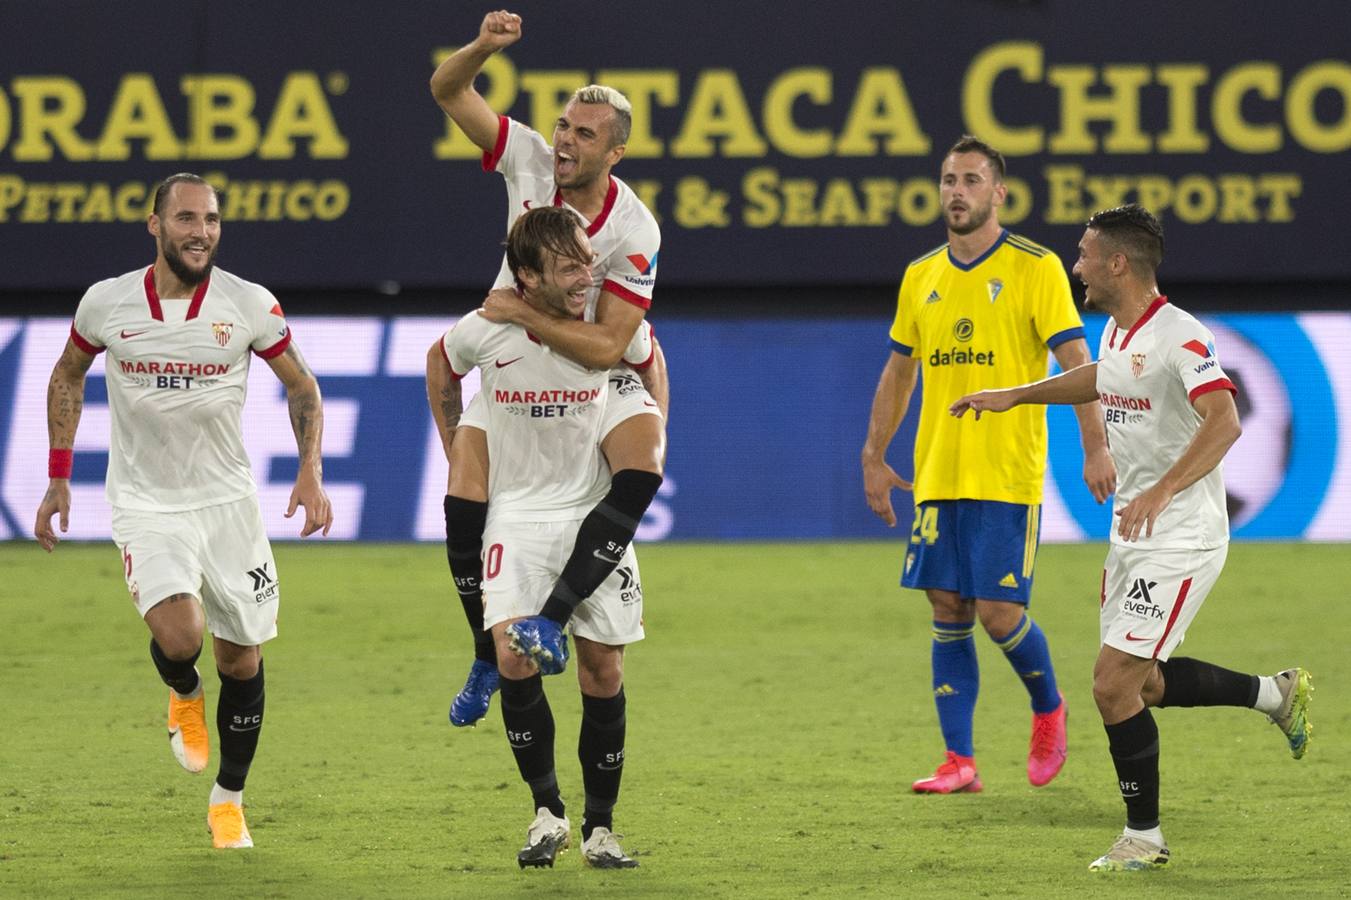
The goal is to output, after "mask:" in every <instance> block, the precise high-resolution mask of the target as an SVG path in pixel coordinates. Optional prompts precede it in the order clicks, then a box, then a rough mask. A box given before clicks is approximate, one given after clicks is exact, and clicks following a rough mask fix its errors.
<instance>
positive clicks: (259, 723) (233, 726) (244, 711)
mask: <svg viewBox="0 0 1351 900" xmlns="http://www.w3.org/2000/svg"><path fill="white" fill-rule="evenodd" d="M216 674H217V675H219V676H220V702H219V703H217V704H216V733H217V734H219V735H220V773H219V774H217V775H216V784H218V785H220V786H221V787H223V788H225V789H226V790H227V791H242V790H244V779H246V778H248V777H249V766H250V765H251V764H252V763H253V754H254V753H255V752H256V751H257V750H258V735H259V733H260V732H261V731H262V730H263V661H262V659H259V660H258V672H257V673H256V674H255V675H254V676H253V677H252V678H245V679H239V678H231V677H230V676H229V675H226V674H225V673H224V672H220V671H217V672H216Z"/></svg>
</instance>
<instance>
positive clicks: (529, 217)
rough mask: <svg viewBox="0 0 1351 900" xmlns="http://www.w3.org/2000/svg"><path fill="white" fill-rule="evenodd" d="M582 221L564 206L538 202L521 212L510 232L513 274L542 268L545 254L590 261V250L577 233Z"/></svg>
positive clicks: (583, 261)
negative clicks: (523, 269)
mask: <svg viewBox="0 0 1351 900" xmlns="http://www.w3.org/2000/svg"><path fill="white" fill-rule="evenodd" d="M581 224H582V223H581V221H580V220H579V219H578V218H577V217H576V216H575V215H573V214H572V213H571V212H570V211H568V210H566V209H564V208H563V207H561V206H538V207H536V208H534V209H528V210H526V211H525V212H524V213H522V214H521V217H520V218H519V219H517V220H516V221H515V222H513V223H512V226H511V231H510V232H509V233H508V234H507V266H508V267H510V269H511V274H512V276H513V277H516V273H517V272H519V271H520V270H521V269H522V268H525V269H529V270H530V271H532V272H543V271H544V264H545V256H546V254H549V255H553V256H559V257H562V258H564V259H575V260H577V261H578V262H581V263H586V264H587V265H590V263H591V252H590V250H589V249H588V248H587V247H586V245H585V244H583V243H582V241H581V239H579V238H578V237H577V229H578V228H580V227H581ZM519 280H520V279H519V278H517V281H519Z"/></svg>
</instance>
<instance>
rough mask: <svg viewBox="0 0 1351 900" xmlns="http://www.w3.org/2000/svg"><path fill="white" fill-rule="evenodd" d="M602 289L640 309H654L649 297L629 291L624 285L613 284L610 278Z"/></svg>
mask: <svg viewBox="0 0 1351 900" xmlns="http://www.w3.org/2000/svg"><path fill="white" fill-rule="evenodd" d="M600 289H601V290H602V291H609V292H610V293H611V294H614V295H615V296H616V297H618V298H619V299H620V300H623V301H625V302H627V303H632V304H633V305H634V306H636V307H638V308H639V309H651V308H652V301H651V300H649V299H648V298H647V297H644V296H643V295H642V294H635V293H634V292H633V291H631V290H629V289H628V288H626V287H624V286H623V285H621V284H618V283H616V282H613V281H611V280H610V279H608V278H607V279H605V282H604V283H603V284H602V285H601V286H600Z"/></svg>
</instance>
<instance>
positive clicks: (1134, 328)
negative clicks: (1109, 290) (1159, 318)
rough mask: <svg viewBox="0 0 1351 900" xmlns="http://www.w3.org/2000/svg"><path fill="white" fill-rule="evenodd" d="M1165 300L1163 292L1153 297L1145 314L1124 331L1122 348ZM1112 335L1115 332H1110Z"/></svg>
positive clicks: (1152, 316)
mask: <svg viewBox="0 0 1351 900" xmlns="http://www.w3.org/2000/svg"><path fill="white" fill-rule="evenodd" d="M1167 302H1168V298H1167V297H1166V296H1164V295H1163V294H1160V295H1159V296H1157V297H1155V298H1154V302H1153V303H1151V304H1149V308H1148V309H1146V310H1145V314H1144V315H1142V316H1141V317H1140V318H1138V319H1136V320H1135V324H1134V325H1132V326H1131V330H1130V331H1128V332H1126V336H1125V338H1123V339H1122V341H1121V349H1122V350H1125V349H1126V345H1127V344H1129V343H1130V342H1131V338H1132V337H1133V336H1134V335H1135V332H1137V331H1139V330H1140V328H1141V326H1143V325H1144V324H1145V323H1146V322H1148V321H1149V320H1150V319H1152V318H1154V313H1156V312H1158V311H1159V310H1160V309H1161V308H1162V307H1163V305H1164V304H1165V303H1167ZM1112 337H1113V338H1115V337H1116V333H1115V332H1113V333H1112Z"/></svg>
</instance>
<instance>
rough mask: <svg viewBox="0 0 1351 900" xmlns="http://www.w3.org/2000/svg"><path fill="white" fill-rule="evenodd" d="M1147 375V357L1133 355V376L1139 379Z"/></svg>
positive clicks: (1139, 354)
mask: <svg viewBox="0 0 1351 900" xmlns="http://www.w3.org/2000/svg"><path fill="white" fill-rule="evenodd" d="M1144 373H1145V355H1144V354H1143V353H1132V354H1131V374H1132V375H1134V376H1135V377H1136V378H1139V377H1140V376H1141V375H1143V374H1144Z"/></svg>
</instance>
